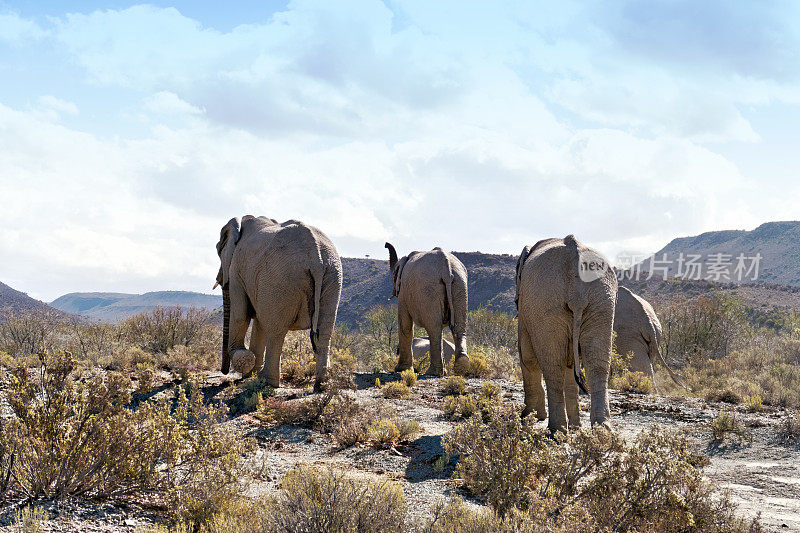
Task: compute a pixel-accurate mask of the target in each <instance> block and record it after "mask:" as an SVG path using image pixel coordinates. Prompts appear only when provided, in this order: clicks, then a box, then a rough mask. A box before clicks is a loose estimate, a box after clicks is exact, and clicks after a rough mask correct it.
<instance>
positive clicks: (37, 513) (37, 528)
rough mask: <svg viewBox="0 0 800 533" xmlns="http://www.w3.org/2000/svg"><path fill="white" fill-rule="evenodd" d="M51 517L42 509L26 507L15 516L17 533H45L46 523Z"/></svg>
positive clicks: (15, 530)
mask: <svg viewBox="0 0 800 533" xmlns="http://www.w3.org/2000/svg"><path fill="white" fill-rule="evenodd" d="M48 518H49V516H48V515H47V511H45V510H44V509H42V508H41V507H34V506H30V505H29V506H26V507H23V508H22V509H20V510H18V511H17V512H16V513H15V514H14V529H13V531H14V532H15V533H44V531H45V530H44V522H45V521H47V519H48Z"/></svg>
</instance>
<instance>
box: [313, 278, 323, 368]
mask: <svg viewBox="0 0 800 533" xmlns="http://www.w3.org/2000/svg"><path fill="white" fill-rule="evenodd" d="M324 270H325V267H324V266H323V265H321V264H320V265H318V266H317V268H315V269H313V270H312V271H311V277H312V278H313V280H314V312H313V313H312V314H311V347H312V348H313V350H314V351H315V352H316V351H317V341H318V340H319V301H320V297H321V295H322V278H323V276H324Z"/></svg>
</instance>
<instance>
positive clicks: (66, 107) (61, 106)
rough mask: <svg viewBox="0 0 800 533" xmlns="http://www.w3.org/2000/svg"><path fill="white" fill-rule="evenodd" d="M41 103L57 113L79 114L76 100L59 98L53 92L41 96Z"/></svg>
mask: <svg viewBox="0 0 800 533" xmlns="http://www.w3.org/2000/svg"><path fill="white" fill-rule="evenodd" d="M39 105H41V106H43V107H45V108H47V109H50V110H52V111H55V112H56V113H66V114H67V115H77V114H78V106H77V105H75V103H74V102H68V101H66V100H62V99H61V98H57V97H55V96H53V95H52V94H46V95H43V96H40V97H39Z"/></svg>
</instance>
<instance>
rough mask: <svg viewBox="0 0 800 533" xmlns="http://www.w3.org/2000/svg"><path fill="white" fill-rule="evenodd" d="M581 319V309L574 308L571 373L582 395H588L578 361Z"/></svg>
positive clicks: (579, 360)
mask: <svg viewBox="0 0 800 533" xmlns="http://www.w3.org/2000/svg"><path fill="white" fill-rule="evenodd" d="M582 319H583V309H581V308H579V307H576V308H575V309H572V371H573V373H574V375H575V382H576V383H577V384H578V387H580V388H581V390H582V391H583V393H584V394H589V391H588V390H586V380H585V379H584V378H583V373H582V372H581V359H580V338H581V320H582Z"/></svg>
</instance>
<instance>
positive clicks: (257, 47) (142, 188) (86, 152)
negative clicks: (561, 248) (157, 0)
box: [0, 0, 800, 298]
mask: <svg viewBox="0 0 800 533" xmlns="http://www.w3.org/2000/svg"><path fill="white" fill-rule="evenodd" d="M457 6H461V3H458V4H457ZM389 7H390V8H391V9H392V10H393V11H394V13H393V11H392V10H390V9H389V8H387V6H386V5H384V4H383V3H381V2H373V1H368V0H360V1H353V2H345V3H336V4H327V3H318V2H309V1H299V2H293V3H291V4H290V5H289V6H288V8H287V10H286V11H285V12H282V13H278V14H276V15H275V16H274V17H272V18H271V19H270V20H267V21H261V22H259V23H257V24H248V25H242V26H239V27H236V28H234V29H233V30H231V31H229V32H220V31H217V30H215V29H213V28H209V27H204V26H202V25H201V24H200V23H198V22H196V21H194V20H191V19H189V18H187V17H185V16H183V15H181V14H180V13H179V12H178V11H177V10H176V9H173V8H169V9H160V8H157V7H153V6H147V5H145V6H134V7H131V8H128V9H125V10H121V11H115V10H107V11H97V12H94V13H90V14H78V13H76V14H70V15H67V16H64V17H62V18H60V19H58V18H57V19H54V20H53V22H52V28H51V29H49V30H48V32H49V33H48V35H51V36H52V40H51V41H48V42H49V43H50V45H49V46H52V47H56V48H58V49H59V50H61V48H62V47H63V50H65V51H66V54H67V55H68V57H69V58H70V60H71V61H72V63H71V64H70V68H72V69H75V70H74V72H73V74H75V73H77V74H75V75H76V76H85V77H87V78H88V80H89V82H88V83H89V85H87V86H88V87H90V88H91V90H92V94H102V95H103V96H105V98H106V99H107V100H109V101H112V102H113V101H114V99H115V98H116V97H120V98H121V99H122V98H123V97H124V98H127V99H128V100H126V101H132V102H133V103H132V104H130V106H129V107H126V105H124V104H117V107H116V108H113V106H110V107H112V111H113V112H109V113H105V114H104V113H100V112H98V111H97V108H96V107H95V105H94V102H92V101H91V100H90V99H89V98H88V97H87V99H86V100H81V99H77V100H76V102H75V103H72V102H67V101H65V100H61V99H60V98H58V97H55V96H52V95H47V96H43V97H41V98H40V99H39V100H38V104H39V106H38V107H37V108H30V107H26V105H24V104H20V105H13V106H12V105H3V104H2V103H0V176H1V178H0V196H2V197H3V198H14V199H17V200H18V201H15V202H11V203H10V205H9V206H8V208H7V209H6V208H4V210H1V211H0V228H2V231H0V254H2V255H3V256H4V257H14V258H15V260H14V261H6V262H4V263H1V264H0V280H2V281H5V282H11V281H13V280H26V281H25V282H24V283H23V284H22V288H26V289H29V290H32V291H33V292H34V293H36V294H39V295H41V296H44V297H47V298H51V297H55V296H57V295H59V294H60V293H63V292H67V291H69V290H127V291H140V290H148V289H164V288H181V289H192V290H207V289H208V286H209V281H212V280H211V278H213V276H214V275H215V274H216V268H217V264H216V262H217V258H216V254H215V250H214V243H215V242H216V239H217V237H218V234H219V228H220V227H221V226H222V224H223V223H224V222H225V221H227V220H228V219H229V218H230V217H231V216H234V215H243V214H246V213H251V214H263V215H267V216H271V217H273V218H277V219H280V220H285V219H288V218H299V219H302V220H305V221H307V222H309V223H312V224H315V225H317V226H319V227H320V228H322V229H323V230H324V231H325V232H326V233H328V235H330V236H331V237H332V238H333V239H334V241H335V242H336V243H337V245H338V246H339V250H340V253H342V255H361V254H363V253H365V252H370V253H372V254H376V255H377V254H380V255H379V256H380V257H383V256H384V254H385V251H384V250H383V247H382V246H383V242H384V241H385V240H387V239H388V240H391V241H392V242H393V243H394V244H395V245H396V246H398V249H402V250H410V249H423V248H428V247H432V246H437V245H442V246H445V247H447V248H451V249H459V250H476V249H478V250H482V251H489V252H511V253H517V252H518V251H519V250H520V249H521V247H522V245H523V244H524V243H526V242H534V241H536V240H537V239H539V238H542V237H546V236H553V235H556V236H563V235H566V234H568V233H575V234H577V235H578V237H579V238H581V240H583V241H584V242H587V243H590V244H596V245H597V246H600V247H601V250H602V251H603V252H604V253H605V254H606V255H608V256H610V257H613V256H614V255H615V254H616V253H617V252H618V251H620V250H623V249H630V250H641V249H645V250H646V251H654V250H655V249H657V248H659V247H661V246H663V244H665V243H666V242H667V241H668V240H670V239H672V238H673V237H675V236H676V235H681V234H692V233H697V232H698V231H704V230H709V229H721V228H728V227H730V228H740V227H746V226H751V225H755V224H756V223H757V222H759V221H763V220H764V219H765V217H767V218H773V216H778V214H785V215H784V216H789V214H791V213H792V211H791V210H792V208H793V207H792V205H791V203H790V202H788V201H787V200H783V199H782V200H778V199H776V198H777V197H778V196H779V195H774V196H769V195H767V194H765V193H763V192H762V193H759V186H757V185H756V183H755V182H754V180H753V179H752V178H751V177H750V176H745V175H743V174H742V173H741V172H740V170H739V169H738V168H737V166H736V165H734V164H733V163H732V162H731V161H730V160H728V159H726V158H725V157H723V156H722V155H720V153H719V151H717V150H715V148H714V146H713V145H711V144H709V143H711V142H713V143H726V142H727V143H731V142H742V141H745V142H752V143H756V142H760V141H761V136H760V135H759V132H758V131H757V129H756V128H754V126H753V125H752V124H751V123H750V121H749V116H748V118H746V117H745V116H744V115H743V113H742V112H741V111H740V109H739V107H740V105H741V104H742V102H746V103H748V104H759V103H763V102H768V101H770V99H772V98H780V99H782V100H784V101H788V100H790V99H791V98H794V97H796V96H797V95H798V94H800V92H797V91H795V89H794V88H793V86H792V85H791V83H784V82H782V81H780V80H777V79H753V78H749V77H747V76H744V75H743V74H741V73H738V71H737V73H735V74H730V72H727V73H726V71H725V69H718V70H716V71H715V72H713V73H703V74H699V75H695V76H690V75H688V74H687V73H686V70H685V66H683V65H680V66H675V65H674V64H672V63H670V62H667V61H661V62H659V61H656V60H654V59H653V58H657V56H658V54H657V53H656V52H654V51H651V52H648V54H644V52H642V54H643V55H636V54H634V53H633V52H632V51H631V50H629V48H630V47H629V46H627V45H625V43H623V42H622V41H623V37H624V36H625V32H629V31H630V28H628V29H625V28H623V29H620V28H618V27H615V26H610V25H609V22H608V21H607V20H605V19H602V18H598V17H596V13H592V12H591V11H588V10H587V9H586V8H585V7H584V5H583V4H577V3H576V4H571V3H564V4H559V5H558V6H555V5H548V6H543V7H542V6H539V7H542V9H547V10H549V11H550V12H547V13H542V12H540V11H539V7H537V9H536V10H532V11H530V12H520V11H519V10H518V9H517V8H518V7H519V6H514V5H511V4H507V5H506V4H502V5H497V6H495V5H492V6H491V8H489V7H486V5H485V4H483V7H480V6H478V7H476V9H478V10H479V11H472V10H471V9H467V8H463V7H458V8H457V9H452V7H447V5H440V4H438V3H437V4H431V3H430V2H424V3H411V2H401V3H400V4H399V5H398V4H393V3H390V4H389ZM480 10H482V11H480ZM595 19H597V20H595ZM23 22H24V21H23ZM0 28H2V26H0ZM17 33H19V32H17ZM59 53H60V52H59ZM58 57H61V56H58ZM64 68H66V67H64ZM730 68H732V67H730ZM41 92H42V91H41V89H40V88H37V91H36V92H34V93H33V94H41ZM59 94H61V93H59ZM64 94H73V93H66V92H65V93H64ZM799 101H800V99H799ZM79 106H80V113H78V111H79ZM131 109H133V110H131ZM43 110H44V111H46V110H49V112H47V113H46V112H44V111H43ZM60 114H70V115H72V117H73V118H72V119H70V122H69V126H70V127H67V126H65V125H62V124H59V123H58V120H57V119H58V117H59V115H60ZM126 116H134V117H136V116H140V117H141V118H142V119H143V120H142V122H141V123H137V124H136V127H137V128H139V129H136V130H135V133H132V134H127V135H126V134H123V133H118V132H119V131H125V130H124V128H125V127H131V126H130V124H127V123H123V121H124V120H125V117H126ZM79 120H85V121H86V122H83V123H81V124H78V121H79ZM92 120H96V121H97V122H98V123H100V122H102V121H106V122H105V123H104V125H105V126H106V128H105V130H104V132H98V131H95V130H94V128H92V127H91V126H92ZM115 121H119V122H120V124H119V126H117V124H116V123H115ZM73 122H75V124H73ZM131 128H133V127H131ZM98 129H100V128H98ZM108 131H111V132H112V133H111V134H110V135H109V134H108V133H107V132H108ZM104 133H105V134H104ZM796 192H800V191H796ZM743 196H744V197H746V198H748V201H747V202H744V201H742V200H740V198H742V197H743ZM789 196H790V195H788V194H787V195H785V196H781V198H787V197H789ZM22 243H25V244H24V245H23V244H22ZM30 265H36V269H37V272H36V276H32V274H31V272H30V270H31V268H30Z"/></svg>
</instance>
